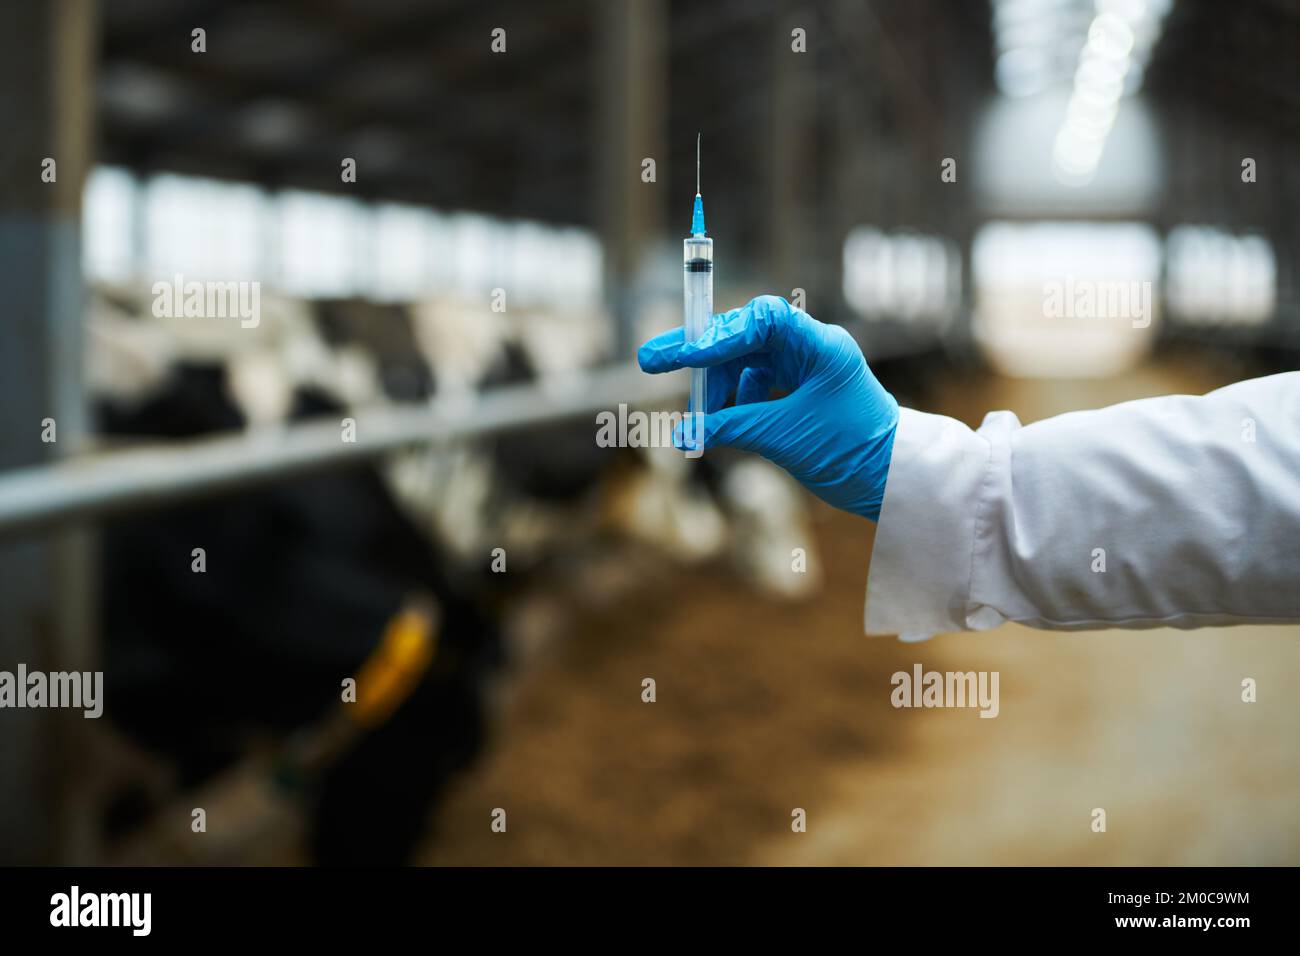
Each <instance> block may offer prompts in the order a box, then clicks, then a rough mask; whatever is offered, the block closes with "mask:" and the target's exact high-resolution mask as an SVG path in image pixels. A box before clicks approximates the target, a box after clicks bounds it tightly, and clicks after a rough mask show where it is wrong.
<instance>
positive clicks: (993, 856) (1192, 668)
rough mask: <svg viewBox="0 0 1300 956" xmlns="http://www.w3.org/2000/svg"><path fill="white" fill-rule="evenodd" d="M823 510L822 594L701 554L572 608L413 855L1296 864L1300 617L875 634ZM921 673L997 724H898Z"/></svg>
mask: <svg viewBox="0 0 1300 956" xmlns="http://www.w3.org/2000/svg"><path fill="white" fill-rule="evenodd" d="M1248 374H1249V373H1248V372H1247V371H1245V370H1243V369H1240V368H1224V367H1217V368H1216V367H1211V366H1208V365H1205V364H1203V363H1197V362H1193V361H1191V360H1186V359H1184V360H1181V361H1168V362H1164V363H1162V364H1160V365H1158V366H1151V367H1147V368H1144V369H1142V370H1141V371H1140V372H1138V373H1135V374H1133V375H1131V376H1128V377H1125V378H1124V379H1122V380H1104V381H1081V382H1072V383H1066V384H1063V383H1060V382H1033V381H1011V380H1005V379H991V378H988V377H978V378H968V379H964V380H960V381H955V382H952V383H951V384H950V385H949V386H947V387H946V388H945V390H944V391H943V393H941V394H939V395H937V396H936V397H935V401H934V403H933V405H932V407H931V408H930V409H929V410H933V411H939V412H944V413H946V414H951V415H954V416H956V417H958V418H961V419H963V420H965V421H966V422H968V423H970V424H978V421H979V419H980V418H981V417H982V415H983V412H984V411H986V410H988V409H991V408H1011V409H1012V410H1014V411H1016V412H1017V413H1018V414H1019V416H1020V417H1021V420H1022V421H1024V422H1029V421H1032V420H1036V419H1039V418H1043V417H1047V416H1049V415H1052V414H1056V413H1058V412H1062V411H1067V410H1072V409H1077V408H1088V407H1094V406H1098V405H1105V404H1110V403H1112V402H1116V401H1123V400H1126V399H1130V398H1137V397H1142V396H1145V395H1155V394H1165V393H1169V392H1178V391H1186V392H1200V391H1205V390H1207V389H1210V388H1213V387H1216V386H1217V385H1220V384H1224V383H1226V382H1229V381H1234V380H1236V379H1237V378H1240V377H1245V376H1246V375H1248ZM816 515H817V520H816V535H817V542H816V549H817V551H816V553H817V554H818V555H819V560H820V562H821V565H822V567H821V569H820V570H821V571H822V573H823V575H824V588H823V590H822V592H821V593H820V594H819V595H818V596H817V597H816V598H814V599H813V600H810V601H807V602H801V603H797V604H792V603H783V602H779V601H775V600H771V599H766V598H763V597H760V596H756V595H755V594H753V593H752V592H750V591H748V590H745V589H743V588H741V587H740V586H738V585H737V584H736V582H735V579H734V578H733V577H732V576H731V575H730V574H729V572H728V571H727V570H726V569H725V568H722V567H718V568H711V569H708V570H707V571H705V572H703V573H697V574H693V575H688V574H686V573H685V572H673V573H671V574H669V575H668V576H667V577H665V578H664V579H663V580H655V581H653V582H651V583H649V584H647V585H646V586H645V587H643V588H640V589H636V590H634V591H633V592H632V593H633V594H634V595H635V596H634V597H631V598H629V599H627V600H625V601H622V602H620V603H618V604H617V605H616V606H612V607H607V608H604V609H602V610H598V611H594V612H593V611H582V612H574V613H573V614H572V616H571V617H570V618H569V619H566V620H564V621H563V622H562V630H563V631H564V634H565V637H564V639H563V640H560V641H558V642H556V643H555V644H554V646H553V647H552V648H551V649H550V650H549V651H548V652H547V653H545V654H544V655H542V657H541V658H540V660H539V661H538V662H537V663H535V664H534V665H532V666H530V667H528V668H527V669H525V670H524V671H523V672H521V673H520V674H518V675H517V677H516V678H515V679H514V681H513V685H512V692H511V697H510V703H509V704H508V706H507V707H505V709H504V712H503V714H502V717H501V719H500V722H499V726H498V727H497V731H496V743H495V746H494V747H493V748H492V749H491V751H490V752H489V753H488V754H487V755H486V756H485V757H484V759H483V760H482V762H481V763H480V765H479V766H478V767H477V768H476V769H475V770H473V771H472V772H471V773H469V774H468V775H467V776H466V777H465V778H463V780H462V781H461V783H460V784H459V785H458V786H457V787H456V789H455V790H454V791H453V792H452V793H451V794H450V796H449V799H448V801H447V802H446V803H445V804H444V806H443V807H442V808H441V809H440V811H439V812H438V814H437V817H436V827H435V831H434V833H433V834H432V835H431V838H430V840H429V842H428V845H427V847H426V850H425V852H424V854H423V860H424V862H427V863H433V864H489V865H490V864H652V865H653V864H744V863H758V864H974V863H1022V864H1067V863H1073V864H1106V863H1116V864H1139V863H1144V864H1234V863H1240V864H1280V863H1289V864H1297V863H1300V746H1298V744H1297V741H1298V740H1300V735H1298V733H1297V732H1298V731H1300V697H1298V696H1297V695H1295V694H1293V693H1291V688H1293V687H1295V686H1296V683H1297V681H1300V627H1245V628H1236V629H1212V630H1202V631H1196V632H1179V631H1172V630H1157V631H1143V632H1122V631H1112V632H1104V633H1079V634H1058V633H1049V632H1035V631H1032V630H1029V629H1026V628H1021V627H1017V626H1011V625H1008V626H1005V627H1002V628H999V629H997V630H995V631H990V632H985V633H983V634H979V635H969V634H967V635H963V634H954V635H946V636H941V637H937V638H935V639H933V640H931V641H929V642H926V643H924V644H920V645H910V646H909V645H904V644H900V643H899V642H897V641H894V640H892V639H868V638H865V637H863V636H862V613H863V606H862V602H863V597H864V591H865V582H866V572H867V567H868V562H869V559H870V546H871V539H872V536H873V533H874V531H873V526H872V525H871V524H870V523H868V522H865V521H862V520H859V519H856V518H852V517H848V516H844V515H840V514H838V513H835V512H833V511H831V510H830V509H826V508H820V507H819V508H818V510H817V512H816ZM913 662H920V663H921V664H923V665H924V666H925V668H927V669H938V670H963V671H964V670H997V671H999V672H1000V675H1001V713H1000V716H999V717H997V718H996V719H993V720H983V719H979V718H978V717H977V714H976V712H975V711H973V710H910V709H904V710H895V709H893V708H892V707H891V706H890V704H889V693H890V690H891V689H892V688H891V686H890V682H889V678H890V675H891V674H892V673H894V672H895V671H896V670H900V669H910V667H911V665H912V664H913ZM645 677H653V678H654V679H655V681H656V682H657V698H658V699H657V701H656V702H655V703H653V704H647V703H643V702H642V700H641V686H642V685H641V682H642V679H643V678H645ZM1245 677H1253V678H1255V679H1256V680H1257V681H1258V686H1259V699H1258V702H1257V703H1253V704H1246V703H1243V702H1242V701H1241V699H1240V693H1241V681H1242V679H1243V678H1245ZM1098 807H1100V808H1104V809H1105V810H1106V813H1107V830H1106V832H1105V833H1094V832H1092V829H1091V823H1092V819H1093V817H1092V811H1093V809H1094V808H1098ZM494 808H503V809H505V810H506V813H507V830H506V832H505V833H494V832H492V830H491V828H490V823H491V814H492V811H493V809H494ZM795 808H802V809H803V810H805V811H806V814H807V832H806V833H794V832H792V830H791V813H792V811H793V810H794V809H795Z"/></svg>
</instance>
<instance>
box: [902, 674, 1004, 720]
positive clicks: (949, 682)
mask: <svg viewBox="0 0 1300 956" xmlns="http://www.w3.org/2000/svg"><path fill="white" fill-rule="evenodd" d="M998 679H999V672H998V671H927V670H924V669H923V668H922V667H921V665H920V664H913V665H912V671H911V673H908V672H907V671H895V672H894V675H893V676H892V677H890V678H889V683H890V684H892V685H893V686H894V689H893V690H892V691H891V692H890V694H889V702H890V703H891V704H893V705H894V707H895V708H898V707H978V708H979V709H980V716H981V717H996V716H997V715H998V713H999V711H1000V710H1001V705H1000V704H999V701H998Z"/></svg>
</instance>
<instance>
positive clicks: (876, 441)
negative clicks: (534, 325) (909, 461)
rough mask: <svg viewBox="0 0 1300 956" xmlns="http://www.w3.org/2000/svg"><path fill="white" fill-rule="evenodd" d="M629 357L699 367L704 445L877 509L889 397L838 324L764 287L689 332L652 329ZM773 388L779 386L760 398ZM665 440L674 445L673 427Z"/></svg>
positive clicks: (858, 506)
mask: <svg viewBox="0 0 1300 956" xmlns="http://www.w3.org/2000/svg"><path fill="white" fill-rule="evenodd" d="M637 361H639V362H640V363H641V368H642V370H644V371H646V372H671V371H673V370H674V369H680V368H707V369H709V378H708V405H707V408H706V409H705V411H706V414H705V416H704V447H705V448H706V449H707V448H710V447H715V446H719V445H729V446H731V447H734V448H743V449H745V450H746V451H752V452H757V453H758V454H760V455H762V456H763V457H764V458H767V459H769V460H770V461H773V462H775V463H776V464H778V465H780V466H781V467H782V468H784V469H785V470H786V471H788V472H789V473H790V474H792V475H793V476H794V477H795V478H796V479H798V480H799V482H801V483H802V484H803V485H804V487H806V488H807V489H808V490H809V491H811V492H812V493H813V494H815V495H817V497H819V498H821V499H822V500H823V501H826V502H828V503H830V504H832V505H834V506H835V507H837V508H842V509H843V510H845V511H851V512H853V513H854V514H859V515H862V516H863V517H866V518H870V519H871V520H873V521H874V520H876V519H877V518H879V517H880V505H881V503H882V502H883V501H884V497H885V478H886V476H887V475H888V473H889V457H890V454H891V453H892V451H893V448H894V429H895V428H896V427H897V425H898V402H896V401H895V400H894V396H892V395H890V394H889V393H888V392H887V391H885V390H884V388H883V387H881V384H880V383H879V382H878V381H876V377H875V376H874V375H872V374H871V369H870V368H868V367H867V362H866V359H864V358H863V357H862V350H861V349H860V348H858V344H857V342H855V341H854V340H853V336H851V335H850V334H849V333H848V332H847V331H846V330H845V329H843V328H841V327H839V326H837V325H823V324H822V323H821V322H818V321H817V320H816V319H814V318H813V317H812V316H810V315H808V313H806V312H803V311H801V310H799V309H796V308H794V307H793V306H791V305H790V303H788V302H786V301H785V299H782V298H778V297H777V296H773V295H764V296H759V297H758V298H757V299H754V300H753V301H752V302H750V303H749V304H748V305H746V306H744V307H742V308H739V309H733V310H732V311H730V312H724V313H722V314H720V315H716V316H714V318H713V324H712V325H711V326H710V327H709V330H708V331H707V332H705V333H704V334H703V335H702V336H700V337H699V338H698V339H697V340H695V341H694V342H687V341H685V333H684V330H683V329H681V328H676V329H672V330H671V331H668V332H664V333H663V334H662V335H657V336H655V337H654V338H652V339H651V340H650V341H648V342H646V343H645V344H644V345H642V346H641V348H640V350H639V351H638V352H637ZM774 388H775V389H778V390H780V391H783V392H787V393H788V394H787V395H785V397H783V398H778V399H776V400H774V401H772V400H769V398H768V396H769V393H770V392H771V390H772V389H774ZM733 392H734V393H735V396H736V403H735V405H734V406H732V407H730V408H724V407H723V406H725V405H726V403H727V400H728V399H729V398H730V397H731V395H732V393H733ZM674 440H675V441H676V443H677V445H678V447H684V444H683V438H682V429H680V428H679V429H678V433H677V435H675V436H674Z"/></svg>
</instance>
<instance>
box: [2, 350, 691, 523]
mask: <svg viewBox="0 0 1300 956" xmlns="http://www.w3.org/2000/svg"><path fill="white" fill-rule="evenodd" d="M685 386H686V383H685V382H684V381H682V380H680V377H679V376H676V375H671V376H652V375H646V374H644V373H642V372H640V371H639V370H637V369H636V368H635V367H630V366H618V367H615V368H607V369H601V370H598V371H592V372H586V373H583V374H581V375H577V376H574V377H573V378H572V379H567V380H564V381H563V382H553V381H552V382H543V383H541V384H530V385H520V386H507V387H503V388H499V389H493V390H491V391H488V392H483V393H481V394H478V395H475V396H474V397H473V398H472V399H470V398H460V397H457V398H435V399H434V400H433V401H431V402H429V403H422V404H419V405H410V404H403V405H388V406H378V407H374V408H370V409H363V410H357V411H347V412H342V413H341V414H340V418H345V417H346V418H351V419H353V420H354V421H355V423H356V424H355V429H354V432H355V440H353V441H344V440H343V435H342V430H341V427H340V422H339V421H338V420H336V419H332V418H331V419H329V420H312V421H307V422H301V423H293V424H284V425H275V426H258V427H253V428H249V429H246V430H243V431H239V432H232V433H227V434H222V435H214V436H205V437H203V438H197V439H193V440H185V441H179V442H177V441H171V442H162V443H155V444H149V445H144V446H141V447H134V448H129V449H123V450H118V451H102V452H92V453H89V454H86V455H82V456H77V457H73V458H68V459H65V460H62V461H58V462H54V463H51V464H47V465H38V466H34V467H28V468H18V469H14V470H12V471H8V472H5V473H3V474H0V538H5V537H10V536H13V535H16V534H22V533H28V532H31V531H36V530H40V529H43V528H48V527H51V526H54V525H58V524H63V523H68V522H76V521H79V520H84V519H94V518H101V517H106V516H109V515H113V514H119V513H122V512H125V511H129V510H132V509H139V508H156V507H159V506H162V505H168V504H172V503H174V502H177V501H181V500H184V499H188V498H196V497H201V496H205V495H213V494H218V493H221V492H226V491H231V490H234V489H239V488H244V487H248V486H252V485H256V484H262V483H266V482H271V481H274V480H276V479H280V478H284V477H287V476H291V475H295V474H302V473H306V472H311V471H319V470H323V469H327V468H332V467H338V466H342V465H347V464H355V463H357V462H362V461H367V460H371V459H374V458H376V457H380V456H382V455H384V454H387V453H389V452H393V451H397V450H400V449H403V448H408V447H414V446H419V445H436V444H441V443H446V442H455V441H463V440H466V439H474V438H481V437H485V436H489V435H493V434H497V433H500V432H506V431H510V430H512V429H518V428H526V427H528V426H530V425H540V424H545V423H548V422H555V421H561V420H565V419H571V418H576V417H579V416H581V415H583V414H584V413H593V412H595V411H598V410H601V409H610V410H616V409H617V407H618V405H619V404H620V403H623V404H626V405H628V406H629V407H630V408H636V407H643V408H644V407H650V406H662V405H663V404H665V403H667V402H669V401H670V400H673V399H675V398H679V397H680V396H681V395H682V394H683V392H684V391H685ZM592 440H593V441H594V440H595V423H594V420H593V424H592Z"/></svg>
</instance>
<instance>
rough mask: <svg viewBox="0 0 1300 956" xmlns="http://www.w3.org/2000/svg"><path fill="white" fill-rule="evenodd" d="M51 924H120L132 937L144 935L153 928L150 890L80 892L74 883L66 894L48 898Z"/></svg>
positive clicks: (92, 925) (91, 925)
mask: <svg viewBox="0 0 1300 956" xmlns="http://www.w3.org/2000/svg"><path fill="white" fill-rule="evenodd" d="M50 925H51V926H56V927H60V926H66V927H78V926H90V927H103V926H110V927H111V926H121V927H126V928H129V929H130V930H131V935H132V936H148V935H149V933H150V931H151V930H152V928H153V894H152V893H83V892H82V891H81V887H79V886H76V885H75V884H74V885H73V887H72V888H71V889H70V890H69V891H68V892H67V893H55V894H54V895H53V896H51V897H50Z"/></svg>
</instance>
